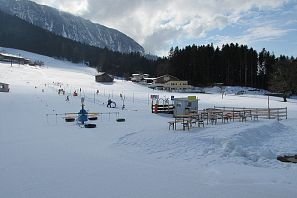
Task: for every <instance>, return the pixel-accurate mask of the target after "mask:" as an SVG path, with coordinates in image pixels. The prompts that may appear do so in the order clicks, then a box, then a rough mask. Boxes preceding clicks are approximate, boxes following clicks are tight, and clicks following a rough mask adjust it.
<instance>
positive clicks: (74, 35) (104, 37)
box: [0, 0, 144, 54]
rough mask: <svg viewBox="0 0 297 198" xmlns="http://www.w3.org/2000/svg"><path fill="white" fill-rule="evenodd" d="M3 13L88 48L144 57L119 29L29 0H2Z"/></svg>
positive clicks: (141, 49)
mask: <svg viewBox="0 0 297 198" xmlns="http://www.w3.org/2000/svg"><path fill="white" fill-rule="evenodd" d="M0 10H2V11H4V12H6V13H8V14H10V15H15V16H17V17H19V18H21V19H23V20H25V21H27V22H29V23H31V24H33V25H36V26H39V27H41V28H43V29H46V30H48V31H51V32H53V33H55V34H57V35H61V36H63V37H65V38H69V39H71V40H74V41H78V42H81V43H84V44H87V45H91V46H96V47H100V48H108V49H110V50H113V51H118V52H122V53H130V52H139V53H141V54H144V49H143V47H142V46H141V45H139V44H138V43H137V42H136V41H134V40H133V39H132V38H130V37H128V36H127V35H125V34H123V33H121V32H119V31H118V30H115V29H111V28H108V27H105V26H103V25H100V24H95V23H92V22H91V21H89V20H86V19H83V18H81V17H78V16H74V15H71V14H69V13H66V12H62V11H59V10H57V9H54V8H51V7H49V6H44V5H39V4H37V3H35V2H32V1H29V0H21V1H20V0H0Z"/></svg>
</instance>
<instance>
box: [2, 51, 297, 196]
mask: <svg viewBox="0 0 297 198" xmlns="http://www.w3.org/2000/svg"><path fill="white" fill-rule="evenodd" d="M0 50H1V48H0ZM5 50H6V52H7V53H14V54H21V56H23V57H26V58H31V59H34V60H36V59H37V60H42V61H43V62H44V63H45V65H44V66H43V67H30V66H23V65H16V64H14V65H13V66H12V67H11V66H10V64H8V63H3V62H0V82H5V83H9V84H10V92H9V93H0V110H1V113H0V197H9V198H21V197H30V198H34V197H49V198H60V197H71V198H75V197H77V198H81V197H88V198H89V197H90V198H92V197H114V198H118V197H127V198H133V197H135V198H139V197H142V198H143V197H147V198H151V197H162V198H163V197H170V198H173V197H176V198H180V197H186V198H191V197H195V198H196V197H216V198H217V197H222V198H225V197H226V198H227V197H228V198H229V197H241V198H255V197H259V198H260V197H261V198H262V197H272V198H279V197H282V198H283V197H284V198H285V197H288V198H292V197H295V196H296V194H297V188H296V186H297V165H296V164H285V163H281V162H279V161H277V160H276V157H277V156H278V155H281V154H297V122H296V120H297V101H296V100H293V99H289V101H288V102H287V103H283V102H281V101H282V98H276V97H270V107H288V119H287V120H282V121H280V122H278V121H276V120H261V119H260V120H259V121H247V122H244V123H242V122H230V123H228V124H221V123H218V124H217V125H206V126H205V128H192V129H191V130H190V131H182V130H177V131H172V130H170V131H169V130H168V123H167V122H168V121H170V120H172V117H171V116H170V115H156V114H152V113H151V110H150V100H149V96H150V95H151V94H159V95H160V97H170V96H171V95H174V96H175V97H180V96H187V95H188V94H182V93H167V92H160V91H153V90H151V89H149V88H146V87H144V86H141V85H137V84H134V83H132V82H127V81H121V80H116V81H115V82H114V83H112V84H100V83H95V81H94V74H96V71H95V70H94V69H92V68H87V67H84V66H83V65H75V64H72V63H69V62H66V61H58V60H55V59H52V58H48V57H44V56H40V55H36V54H31V53H28V52H24V51H17V50H12V49H5ZM60 88H63V89H65V90H66V95H68V94H69V95H70V101H69V102H66V101H65V99H66V95H58V91H57V90H58V89H60ZM79 89H81V90H82V91H81V96H84V97H85V98H86V99H85V100H86V101H85V105H86V106H85V108H86V109H87V110H89V111H90V112H100V113H108V112H119V117H121V118H125V119H126V122H122V123H120V122H116V116H115V115H113V114H111V115H109V114H103V115H102V116H100V117H99V119H98V120H97V121H92V122H91V123H95V124H97V128H95V129H86V128H80V127H79V126H78V125H77V124H76V123H66V122H65V121H64V119H63V115H58V116H56V115H55V114H63V113H66V112H78V111H79V110H80V97H73V96H72V94H71V93H72V92H73V91H74V90H76V91H78V92H79ZM229 89H231V88H229ZM235 89H236V88H235ZM42 90H43V91H42ZM96 90H99V94H98V95H97V94H95V92H96ZM236 90H237V89H236ZM120 94H122V95H123V96H124V97H125V105H126V110H121V108H116V109H109V108H107V107H106V102H107V100H108V98H111V99H112V100H114V101H115V102H116V103H117V105H118V106H119V107H120V106H121V103H122V102H121V100H120ZM190 95H193V94H190ZM194 95H196V96H198V98H199V99H200V100H199V108H201V109H202V108H207V107H213V106H214V105H216V106H238V107H266V106H267V97H266V96H262V95H247V94H244V95H238V96H236V95H234V94H229V93H227V95H226V96H224V98H223V99H222V97H221V94H220V93H217V92H216V91H214V90H213V91H212V94H194ZM47 114H50V115H48V116H46V115H47Z"/></svg>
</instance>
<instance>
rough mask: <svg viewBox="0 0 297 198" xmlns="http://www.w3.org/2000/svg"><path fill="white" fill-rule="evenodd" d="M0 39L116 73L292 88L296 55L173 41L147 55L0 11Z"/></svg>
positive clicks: (205, 83) (9, 44)
mask: <svg viewBox="0 0 297 198" xmlns="http://www.w3.org/2000/svg"><path fill="white" fill-rule="evenodd" d="M0 45H1V46H3V47H10V48H16V49H22V50H26V51H30V52H34V53H38V54H42V55H46V56H50V57H55V58H58V59H63V60H68V61H72V62H74V63H85V64H86V65H88V66H90V67H94V68H97V70H98V71H105V72H108V73H110V74H113V75H116V76H121V77H129V76H131V74H132V73H137V72H141V73H148V74H150V75H151V76H159V75H163V74H171V75H174V76H176V77H178V78H180V79H182V80H188V81H189V83H190V84H191V85H195V86H208V85H213V84H214V83H223V84H224V85H230V86H233V85H234V86H235V85H236V86H249V87H254V88H264V89H269V90H271V91H275V92H282V93H286V94H291V93H294V94H296V93H297V88H296V85H297V83H296V80H297V71H296V70H297V66H296V64H297V59H296V58H294V57H290V58H289V57H286V56H279V57H275V55H274V54H273V53H271V52H269V51H267V50H265V49H263V50H261V51H260V52H257V51H256V50H254V49H253V48H249V47H248V46H246V45H239V44H233V43H230V44H225V45H223V46H222V47H221V48H219V47H214V46H213V45H212V44H209V45H201V46H197V45H192V46H186V47H185V48H183V49H179V48H178V47H175V48H171V49H170V51H169V55H168V56H166V57H162V58H158V59H157V60H148V59H147V58H145V57H144V56H142V55H140V54H138V53H130V54H123V53H120V52H114V51H110V50H108V49H106V48H105V49H102V48H98V47H93V46H89V45H86V44H84V43H79V42H76V41H73V40H70V39H67V38H64V37H61V36H58V35H56V34H54V33H52V32H49V31H47V30H44V29H41V28H39V27H37V26H34V25H32V24H30V23H28V22H26V21H23V20H21V19H19V18H18V17H16V16H11V15H8V14H6V13H3V12H1V11H0Z"/></svg>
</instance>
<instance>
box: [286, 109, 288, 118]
mask: <svg viewBox="0 0 297 198" xmlns="http://www.w3.org/2000/svg"><path fill="white" fill-rule="evenodd" d="M286 119H288V107H286Z"/></svg>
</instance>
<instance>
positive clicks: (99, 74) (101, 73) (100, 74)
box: [96, 72, 107, 76]
mask: <svg viewBox="0 0 297 198" xmlns="http://www.w3.org/2000/svg"><path fill="white" fill-rule="evenodd" d="M104 74H107V73H106V72H98V74H96V76H102V75H104Z"/></svg>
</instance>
